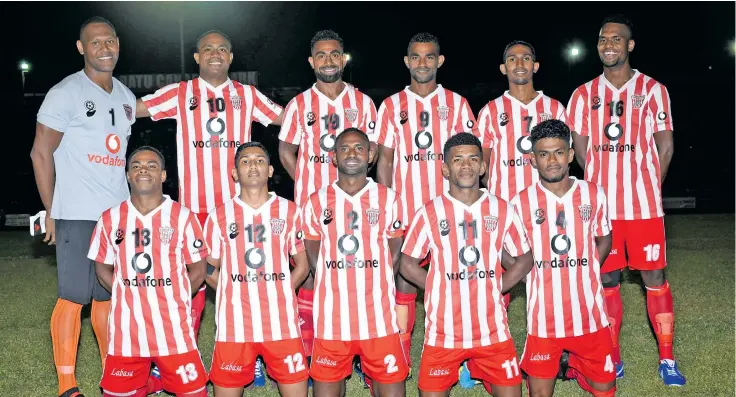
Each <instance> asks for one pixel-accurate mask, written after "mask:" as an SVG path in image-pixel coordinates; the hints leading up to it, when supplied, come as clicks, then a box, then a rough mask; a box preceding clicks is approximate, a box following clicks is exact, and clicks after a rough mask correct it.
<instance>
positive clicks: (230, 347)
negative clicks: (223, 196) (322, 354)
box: [205, 142, 309, 397]
mask: <svg viewBox="0 0 736 397" xmlns="http://www.w3.org/2000/svg"><path fill="white" fill-rule="evenodd" d="M232 175H233V178H234V179H235V180H236V182H237V183H238V184H239V185H240V195H238V196H236V197H234V198H233V199H231V200H229V201H227V202H225V204H223V205H221V206H219V207H217V209H215V210H214V211H212V212H211V213H210V215H209V217H208V218H207V223H206V224H205V241H206V242H207V244H208V246H209V247H210V249H211V254H210V256H209V258H208V259H207V260H208V262H209V263H210V264H212V265H213V267H211V268H210V269H211V270H212V271H213V272H212V274H211V275H210V276H208V277H207V281H208V283H209V284H210V286H211V287H212V288H214V289H216V290H217V303H216V307H217V315H216V318H217V334H216V338H215V341H216V342H215V352H214V354H213V358H212V369H211V372H210V380H212V383H213V384H214V385H215V395H216V396H217V397H228V396H232V397H240V396H241V395H242V394H243V386H244V385H247V384H249V383H251V382H253V379H254V377H255V373H254V372H253V364H254V363H255V361H256V356H258V355H261V356H263V357H264V359H265V362H266V365H267V366H268V372H269V376H271V377H273V378H274V379H275V380H276V381H277V382H278V387H279V391H280V392H281V395H282V396H287V397H289V396H291V397H306V395H307V378H309V374H308V369H307V362H306V357H305V354H304V346H303V345H302V340H301V338H300V335H299V324H298V322H297V305H296V295H295V294H294V290H295V289H296V286H297V285H299V284H301V283H302V281H304V278H305V277H306V276H307V273H308V272H309V264H308V263H307V255H306V254H305V253H304V244H303V243H302V240H301V238H302V234H303V232H302V231H301V229H300V228H299V224H298V218H299V214H298V208H297V207H296V205H295V204H294V203H293V202H291V201H288V200H286V199H283V198H281V197H278V196H276V195H275V194H274V193H269V191H268V179H269V178H270V177H271V176H272V175H273V167H272V166H271V165H270V157H269V155H268V151H267V150H266V148H265V147H264V146H263V145H261V144H260V143H258V142H248V143H245V144H243V145H241V146H240V147H238V150H237V151H236V152H235V168H234V169H233V171H232ZM290 255H291V256H292V257H293V258H294V264H295V266H294V270H293V271H292V272H289V256H290ZM217 269H221V270H217ZM218 284H219V288H218Z"/></svg>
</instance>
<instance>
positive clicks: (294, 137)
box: [279, 98, 302, 145]
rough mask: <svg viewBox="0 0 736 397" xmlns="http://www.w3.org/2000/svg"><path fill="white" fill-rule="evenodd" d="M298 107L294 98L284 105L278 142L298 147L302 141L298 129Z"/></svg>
mask: <svg viewBox="0 0 736 397" xmlns="http://www.w3.org/2000/svg"><path fill="white" fill-rule="evenodd" d="M298 109H299V105H298V103H297V101H296V98H294V99H292V100H291V102H289V103H288V104H287V105H286V109H285V110H284V111H285V112H286V114H284V119H283V121H282V122H281V131H279V140H280V141H284V142H286V143H290V144H292V145H298V144H299V142H301V140H302V134H301V131H300V129H299V114H298Z"/></svg>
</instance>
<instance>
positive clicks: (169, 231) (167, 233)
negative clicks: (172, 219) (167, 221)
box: [158, 226, 174, 244]
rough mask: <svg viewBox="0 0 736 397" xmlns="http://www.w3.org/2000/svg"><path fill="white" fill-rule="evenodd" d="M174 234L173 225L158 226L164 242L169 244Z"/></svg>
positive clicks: (159, 234)
mask: <svg viewBox="0 0 736 397" xmlns="http://www.w3.org/2000/svg"><path fill="white" fill-rule="evenodd" d="M173 235H174V228H173V227H168V226H164V227H160V228H158V238H159V240H161V242H162V243H164V244H168V243H169V242H170V241H171V236H173Z"/></svg>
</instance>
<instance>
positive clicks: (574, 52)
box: [565, 40, 585, 64]
mask: <svg viewBox="0 0 736 397" xmlns="http://www.w3.org/2000/svg"><path fill="white" fill-rule="evenodd" d="M583 55H585V51H584V49H583V46H582V44H580V42H579V41H577V40H575V41H573V42H571V43H568V45H567V47H565V59H566V60H567V63H568V64H571V63H575V62H577V61H579V60H580V59H582V58H583Z"/></svg>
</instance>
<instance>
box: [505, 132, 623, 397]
mask: <svg viewBox="0 0 736 397" xmlns="http://www.w3.org/2000/svg"><path fill="white" fill-rule="evenodd" d="M531 143H532V150H533V157H532V158H531V161H532V165H533V166H534V167H535V168H536V169H537V170H538V171H539V176H540V179H541V180H540V181H539V182H537V183H535V184H533V185H532V186H530V187H529V188H527V189H525V190H523V191H522V192H521V193H519V195H518V196H516V197H515V198H514V199H513V200H512V203H513V204H514V206H515V207H516V210H517V211H518V213H519V214H520V215H521V218H522V222H523V224H524V227H525V229H526V234H527V236H529V239H530V241H531V245H532V251H533V252H534V262H535V264H536V266H534V267H533V269H532V271H531V273H530V274H529V278H528V279H527V282H526V300H527V304H526V307H527V332H528V334H529V335H528V336H527V339H526V346H525V347H524V354H523V355H522V359H521V368H522V369H523V370H524V372H526V374H527V375H528V376H529V378H528V379H529V390H530V393H531V396H532V397H548V396H552V393H553V392H554V388H555V381H556V379H555V378H556V376H557V372H558V367H559V364H558V362H559V359H560V356H561V355H562V351H563V350H566V351H568V352H569V353H570V356H569V366H570V369H569V370H568V371H567V376H568V377H570V378H574V379H576V380H577V382H578V384H579V385H580V387H581V388H582V389H583V390H585V391H588V392H590V393H591V394H592V395H594V396H600V397H603V396H613V395H614V392H615V390H616V383H615V380H616V379H615V378H616V374H615V370H614V365H613V361H612V360H611V353H612V349H613V341H612V339H611V331H610V329H609V324H608V318H607V316H606V312H605V307H604V303H603V301H604V299H603V283H602V282H601V270H600V267H601V263H602V262H603V261H604V260H605V259H606V257H607V256H608V252H609V251H610V250H611V234H610V223H609V220H608V210H607V207H606V195H605V193H604V191H603V188H602V187H601V186H599V185H596V184H594V183H591V182H586V181H580V180H577V179H575V178H573V177H570V176H569V164H570V162H572V160H573V158H574V153H573V150H572V149H571V148H570V129H569V128H568V127H567V126H566V125H565V123H564V122H562V121H559V120H548V121H543V122H541V123H539V124H538V125H537V126H536V127H534V128H532V131H531Z"/></svg>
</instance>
